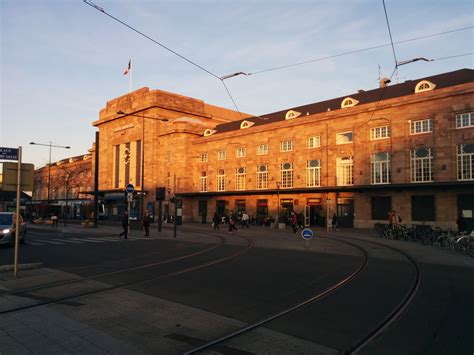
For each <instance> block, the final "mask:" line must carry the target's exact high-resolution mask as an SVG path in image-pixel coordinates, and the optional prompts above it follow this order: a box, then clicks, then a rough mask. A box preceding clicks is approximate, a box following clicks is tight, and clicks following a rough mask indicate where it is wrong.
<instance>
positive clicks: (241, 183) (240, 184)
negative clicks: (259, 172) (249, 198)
mask: <svg viewBox="0 0 474 355" xmlns="http://www.w3.org/2000/svg"><path fill="white" fill-rule="evenodd" d="M246 176H247V170H246V168H243V167H240V168H237V169H235V189H236V190H237V191H239V190H245V177H246Z"/></svg>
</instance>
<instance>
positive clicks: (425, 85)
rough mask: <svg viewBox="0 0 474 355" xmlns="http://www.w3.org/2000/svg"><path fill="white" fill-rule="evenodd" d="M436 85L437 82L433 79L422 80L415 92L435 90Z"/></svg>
mask: <svg viewBox="0 0 474 355" xmlns="http://www.w3.org/2000/svg"><path fill="white" fill-rule="evenodd" d="M435 87H436V85H435V84H433V83H432V82H431V81H428V80H422V81H420V82H419V83H418V84H416V86H415V94H417V93H419V92H425V91H430V90H433V89H434V88H435Z"/></svg>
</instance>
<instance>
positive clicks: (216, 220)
mask: <svg viewBox="0 0 474 355" xmlns="http://www.w3.org/2000/svg"><path fill="white" fill-rule="evenodd" d="M220 223H221V217H219V215H218V214H217V212H214V217H212V226H213V227H214V230H215V231H216V230H219V224H220Z"/></svg>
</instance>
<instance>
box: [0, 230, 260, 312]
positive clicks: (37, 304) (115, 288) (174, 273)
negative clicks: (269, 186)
mask: <svg viewBox="0 0 474 355" xmlns="http://www.w3.org/2000/svg"><path fill="white" fill-rule="evenodd" d="M238 237H239V238H242V239H245V240H247V245H246V246H245V248H244V249H242V250H239V251H237V252H235V253H233V254H231V255H230V256H226V257H223V258H220V259H217V260H213V261H208V262H206V263H203V264H198V265H196V266H192V267H189V268H185V269H183V270H178V271H175V272H172V273H170V274H166V275H161V276H157V277H153V278H150V279H146V280H140V281H133V282H129V283H126V284H123V285H116V286H110V287H106V288H103V289H100V290H93V291H87V292H83V293H80V294H76V295H73V296H68V297H62V298H59V299H55V300H51V301H47V302H42V303H36V304H32V305H27V306H22V307H17V308H12V309H8V310H5V311H0V315H4V314H9V313H14V312H19V311H24V310H27V309H32V308H37V307H43V306H47V305H51V304H57V303H61V302H64V301H70V300H74V299H78V298H81V297H85V296H90V295H93V294H98V293H103V292H107V291H113V290H117V289H121V288H126V287H130V286H137V285H140V284H144V283H147V282H151V281H158V280H162V279H166V278H168V277H172V276H176V275H181V274H184V273H186V272H191V271H196V270H200V269H203V268H206V267H209V266H212V265H215V264H219V263H222V262H225V261H228V260H232V259H234V258H237V257H239V256H241V255H243V254H245V253H246V252H248V250H250V249H251V248H252V246H253V242H252V241H251V240H250V239H248V238H246V237H243V236H242V237H241V236H238Z"/></svg>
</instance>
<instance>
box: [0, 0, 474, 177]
mask: <svg viewBox="0 0 474 355" xmlns="http://www.w3.org/2000/svg"><path fill="white" fill-rule="evenodd" d="M94 3H95V4H96V5H97V6H99V7H101V8H103V9H104V10H105V11H106V12H108V13H110V14H111V15H113V16H115V17H117V18H119V19H120V20H122V21H124V22H126V23H128V24H129V25H131V26H133V27H136V28H137V29H138V30H140V31H141V32H143V33H145V34H147V35H148V36H150V37H152V38H153V39H155V40H156V41H158V42H160V43H162V44H163V45H165V46H167V47H169V48H171V49H172V50H174V51H176V52H178V53H180V54H181V55H183V56H184V57H186V58H188V59H190V60H191V61H193V62H195V63H197V64H199V65H200V66H201V67H203V68H205V69H206V70H208V71H210V72H211V73H213V74H215V75H216V76H218V77H220V76H223V75H227V74H231V73H234V72H240V71H242V72H246V73H255V74H252V75H249V76H236V77H234V78H231V79H227V80H226V81H225V83H226V84H227V86H228V89H229V91H230V93H231V94H232V97H233V98H234V100H235V102H236V104H237V106H238V108H239V110H240V111H242V112H246V113H251V114H256V115H263V114H266V113H271V112H275V111H278V110H284V109H289V108H292V107H296V106H299V105H304V104H309V103H314V102H319V101H323V100H327V99H331V98H335V97H339V96H346V95H347V96H348V95H349V94H351V93H354V92H357V90H358V89H364V90H370V89H374V88H377V87H378V78H379V67H380V74H381V76H382V77H383V76H387V77H388V76H390V74H391V73H392V71H393V69H394V66H395V59H394V54H393V51H392V47H391V46H390V45H389V46H386V47H383V48H379V49H373V50H370V51H363V52H359V53H355V54H350V55H345V56H338V57H334V58H330V59H326V60H320V61H315V62H311V63H308V64H305V65H298V66H293V67H289V68H285V69H279V70H270V71H265V70H266V69H272V68H275V67H279V66H285V65H288V64H292V63H298V62H303V61H308V60H312V59H316V58H321V57H327V56H333V55H337V54H341V53H346V52H350V51H357V50H360V49H364V48H368V47H373V46H379V45H385V44H390V36H389V32H388V28H387V22H386V18H385V13H384V7H383V2H382V0H346V1H340V0H326V1H319V0H312V1H309V0H308V1H303V0H279V1H267V0H260V1H251V0H245V1H244V0H232V1H227V0H220V1H218V0H213V1H211V0H193V1H180V0H175V1H160V0H135V1H132V0H115V1H107V0H94ZM385 5H386V9H387V14H388V18H389V23H390V29H391V34H392V38H393V41H394V42H395V43H396V42H398V41H404V40H407V39H412V38H417V37H422V36H427V35H432V34H436V33H440V32H445V31H452V30H456V29H460V28H465V27H472V26H474V1H472V0H456V1H452V0H386V1H385ZM0 16H1V18H0V26H1V27H0V46H1V47H0V49H1V51H0V55H1V57H0V147H18V146H22V147H23V161H24V162H28V163H33V164H35V167H36V168H38V167H41V166H44V165H45V164H47V163H48V160H49V148H48V147H45V146H39V145H36V146H35V145H30V144H29V142H32V141H34V142H37V143H44V144H49V143H50V142H52V144H54V145H60V146H70V147H71V149H69V150H66V149H62V148H53V149H52V161H53V162H54V161H57V160H60V159H64V158H66V157H70V156H76V155H81V154H85V153H87V151H88V149H89V148H90V147H91V146H92V143H93V141H94V135H95V133H94V132H95V131H96V129H95V128H94V127H93V126H92V124H91V123H92V122H93V121H95V120H97V119H98V117H99V111H100V110H101V109H102V108H104V107H105V105H106V102H107V101H108V100H111V99H113V98H115V97H118V96H121V95H124V94H126V93H128V91H129V77H128V76H124V75H123V72H124V69H125V67H126V66H127V64H128V61H129V60H130V59H132V64H133V69H132V70H133V73H132V90H136V89H139V88H141V87H145V86H146V87H149V88H150V89H161V90H165V91H170V92H174V93H178V94H181V95H186V96H190V97H194V98H197V99H200V100H203V101H205V102H206V103H209V104H213V105H217V106H222V107H226V108H230V109H234V105H233V103H232V101H231V99H230V98H229V96H228V94H227V92H226V90H225V88H224V86H223V85H222V83H221V81H220V80H218V79H216V78H215V77H213V76H212V75H210V74H208V73H207V72H205V71H203V70H201V69H198V68H197V67H195V66H193V65H191V64H189V63H188V62H186V61H184V60H182V59H181V58H179V57H177V56H175V55H173V54H172V53H170V52H169V51H166V50H165V49H163V48H162V47H160V46H158V45H156V44H154V43H153V42H151V41H150V40H147V39H145V38H143V37H141V36H139V35H138V34H137V33H135V32H133V31H131V30H130V29H128V28H126V27H125V26H123V25H121V24H120V23H118V22H116V21H114V20H113V19H111V18H110V17H108V16H106V15H104V14H103V13H102V12H100V11H97V10H96V9H94V8H92V7H91V6H89V5H87V4H85V3H84V2H83V1H82V0H0ZM472 38H474V31H473V29H472V28H470V29H467V30H461V31H457V32H452V33H448V34H444V35H439V36H432V37H429V38H425V39H420V40H416V41H410V42H405V43H399V44H395V45H394V49H395V56H396V58H397V60H398V61H399V62H400V61H403V60H409V59H413V58H417V57H425V58H428V59H435V60H434V61H432V62H424V61H418V62H414V63H411V64H407V65H403V66H400V67H399V70H398V73H397V74H396V75H395V77H394V80H393V82H397V80H398V82H403V81H405V80H412V79H417V78H421V77H426V76H430V75H435V74H440V73H445V72H449V71H454V70H458V69H462V68H473V63H474V59H473V58H474V57H473V56H472V55H467V56H461V57H456V58H447V59H443V58H446V57H451V56H455V55H459V54H465V53H472V52H474V42H473V40H472ZM260 71H263V72H260ZM257 72H260V73H257Z"/></svg>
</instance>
